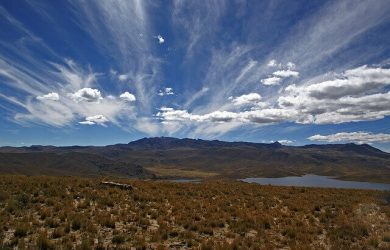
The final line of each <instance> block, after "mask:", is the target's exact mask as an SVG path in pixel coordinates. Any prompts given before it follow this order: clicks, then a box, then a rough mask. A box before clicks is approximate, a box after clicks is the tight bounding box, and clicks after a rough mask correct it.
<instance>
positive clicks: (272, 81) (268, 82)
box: [260, 76, 282, 86]
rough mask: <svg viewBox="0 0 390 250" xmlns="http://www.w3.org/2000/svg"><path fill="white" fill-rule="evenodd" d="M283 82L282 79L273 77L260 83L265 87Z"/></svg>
mask: <svg viewBox="0 0 390 250" xmlns="http://www.w3.org/2000/svg"><path fill="white" fill-rule="evenodd" d="M281 81H282V78H280V77H276V76H271V77H268V78H265V79H262V80H261V81H260V82H261V83H262V84H264V85H267V86H271V85H278V84H279V83H280V82H281Z"/></svg>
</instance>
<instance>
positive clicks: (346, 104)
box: [278, 66, 390, 124]
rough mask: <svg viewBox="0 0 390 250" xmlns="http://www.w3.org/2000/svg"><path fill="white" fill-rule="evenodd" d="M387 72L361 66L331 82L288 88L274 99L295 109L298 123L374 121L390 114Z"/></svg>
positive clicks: (389, 72)
mask: <svg viewBox="0 0 390 250" xmlns="http://www.w3.org/2000/svg"><path fill="white" fill-rule="evenodd" d="M389 85H390V69H386V68H372V67H368V66H362V67H358V68H355V69H351V70H347V71H345V72H344V73H342V74H340V75H339V76H337V77H336V78H334V79H331V80H327V81H322V82H316V83H308V84H304V85H300V86H297V85H295V84H292V85H290V86H288V87H287V88H286V89H285V90H284V93H283V94H282V95H281V96H280V97H279V98H278V105H279V106H280V107H281V108H284V109H294V110H298V111H299V112H300V113H301V114H302V115H303V116H301V118H303V120H298V122H302V123H317V124H330V123H343V122H351V121H365V120H378V119H382V118H384V117H385V116H388V115H390V105H389V103H390V91H388V90H387V91H386V87H387V86H389Z"/></svg>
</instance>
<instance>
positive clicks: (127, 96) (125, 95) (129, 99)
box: [119, 91, 137, 102]
mask: <svg viewBox="0 0 390 250" xmlns="http://www.w3.org/2000/svg"><path fill="white" fill-rule="evenodd" d="M119 98H121V99H122V100H124V101H127V102H134V101H136V100H137V99H136V98H135V96H134V95H133V94H131V93H129V92H127V91H126V92H124V93H122V94H121V95H120V96H119Z"/></svg>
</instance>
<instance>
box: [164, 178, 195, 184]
mask: <svg viewBox="0 0 390 250" xmlns="http://www.w3.org/2000/svg"><path fill="white" fill-rule="evenodd" d="M166 181H170V182H178V183H200V182H201V181H202V180H200V179H166Z"/></svg>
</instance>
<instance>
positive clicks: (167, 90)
mask: <svg viewBox="0 0 390 250" xmlns="http://www.w3.org/2000/svg"><path fill="white" fill-rule="evenodd" d="M173 94H175V93H173V89H172V88H165V89H160V90H159V91H158V93H157V95H159V96H166V95H173Z"/></svg>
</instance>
